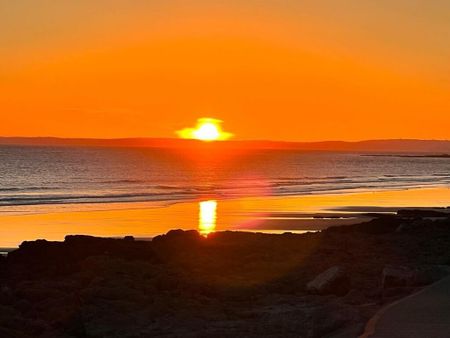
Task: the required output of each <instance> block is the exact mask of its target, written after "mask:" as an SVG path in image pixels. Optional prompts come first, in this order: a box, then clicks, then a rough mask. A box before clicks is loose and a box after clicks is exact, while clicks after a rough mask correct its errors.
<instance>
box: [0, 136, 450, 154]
mask: <svg viewBox="0 0 450 338" xmlns="http://www.w3.org/2000/svg"><path fill="white" fill-rule="evenodd" d="M0 145H20V146H70V147H150V148H204V147H207V148H208V147H214V148H225V149H232V148H239V149H292V150H303V151H354V152H371V153H376V152H395V153H407V152H417V153H437V154H450V140H414V139H402V140H367V141H358V142H345V141H323V142H282V141H226V142H213V143H205V142H201V141H197V140H182V139H173V138H123V139H83V138H54V137H0Z"/></svg>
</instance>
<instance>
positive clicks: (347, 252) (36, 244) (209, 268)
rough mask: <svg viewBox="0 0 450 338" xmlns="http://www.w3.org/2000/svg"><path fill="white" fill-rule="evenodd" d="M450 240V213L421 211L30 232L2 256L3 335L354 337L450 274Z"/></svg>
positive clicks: (0, 314)
mask: <svg viewBox="0 0 450 338" xmlns="http://www.w3.org/2000/svg"><path fill="white" fill-rule="evenodd" d="M449 247H450V215H449V213H447V212H442V213H439V212H437V211H436V212H433V213H432V214H429V213H428V214H427V213H424V211H423V210H416V211H414V210H408V211H406V212H405V211H399V212H398V213H397V214H394V215H379V216H378V218H375V219H373V220H371V221H369V222H366V223H361V224H357V225H349V226H339V227H331V228H329V229H327V230H324V231H322V232H318V233H308V234H304V235H298V234H292V233H285V234H280V235H271V234H260V233H244V232H229V231H226V232H217V233H213V234H210V235H209V237H208V238H204V237H202V236H200V235H199V234H198V233H197V232H196V231H182V230H172V231H170V232H168V233H167V234H166V235H162V236H158V237H155V238H154V239H153V240H152V241H137V240H134V238H132V237H125V238H124V239H105V238H95V237H89V236H67V237H66V239H65V241H64V242H48V241H45V240H38V241H33V242H24V243H22V244H21V246H20V248H19V249H17V250H15V251H12V252H11V253H9V254H8V256H7V257H1V256H0V336H1V337H138V336H139V337H157V336H171V337H234V336H236V335H237V334H240V335H242V336H244V337H261V336H270V337H308V338H309V337H313V338H315V337H325V336H326V337H341V338H345V337H357V336H358V335H359V334H360V333H361V332H362V330H363V329H364V325H365V323H366V322H367V321H368V319H369V318H370V317H371V316H372V315H373V314H374V313H375V311H377V310H378V309H379V308H380V306H381V305H382V304H383V303H384V304H385V303H387V302H390V301H393V300H395V299H398V298H399V297H403V296H405V295H407V294H409V293H411V292H413V291H415V290H417V289H418V288H420V287H422V286H424V285H427V284H430V283H432V282H434V281H436V280H438V279H440V278H442V277H443V276H445V275H446V274H447V273H448V271H449V265H450V251H449ZM324 271H326V272H327V273H326V274H325V275H324V274H323V272H324ZM392 271H395V273H394V274H391V272H392Z"/></svg>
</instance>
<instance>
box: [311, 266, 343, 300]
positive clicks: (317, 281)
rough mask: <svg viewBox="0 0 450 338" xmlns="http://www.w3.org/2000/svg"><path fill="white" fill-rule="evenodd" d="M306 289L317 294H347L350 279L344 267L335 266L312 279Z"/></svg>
mask: <svg viewBox="0 0 450 338" xmlns="http://www.w3.org/2000/svg"><path fill="white" fill-rule="evenodd" d="M306 289H307V290H308V291H309V292H311V293H317V294H335V295H345V294H346V293H347V292H348V290H349V289H350V280H349V278H348V276H347V274H346V272H345V270H344V269H343V268H342V267H340V266H333V267H331V268H329V269H328V270H326V271H324V272H322V273H321V274H319V275H318V276H316V277H315V278H314V279H313V280H312V281H310V282H309V283H308V284H307V285H306Z"/></svg>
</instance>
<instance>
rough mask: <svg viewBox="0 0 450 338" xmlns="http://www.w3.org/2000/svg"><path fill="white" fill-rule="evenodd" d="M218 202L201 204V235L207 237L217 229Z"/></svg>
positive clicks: (199, 220) (199, 226)
mask: <svg viewBox="0 0 450 338" xmlns="http://www.w3.org/2000/svg"><path fill="white" fill-rule="evenodd" d="M216 221H217V201H215V200H209V201H203V202H200V204H199V216H198V228H199V230H200V234H202V235H204V236H206V235H208V234H209V233H211V232H213V231H214V230H215V228H216Z"/></svg>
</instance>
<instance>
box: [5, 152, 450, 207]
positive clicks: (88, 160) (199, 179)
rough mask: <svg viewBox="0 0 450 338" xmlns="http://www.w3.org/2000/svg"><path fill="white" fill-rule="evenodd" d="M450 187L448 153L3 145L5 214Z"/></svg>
mask: <svg viewBox="0 0 450 338" xmlns="http://www.w3.org/2000/svg"><path fill="white" fill-rule="evenodd" d="M449 185H450V160H449V159H448V158H419V157H368V156H362V154H354V153H351V154H349V153H311V152H296V151H282V150H264V151H263V150H260V151H252V152H236V153H232V152H228V154H217V153H215V152H214V151H212V150H211V149H210V150H202V151H188V150H185V151H173V150H164V149H140V148H135V149H131V148H120V149H116V148H63V147H54V148H53V147H12V146H3V147H0V212H1V207H4V206H22V208H26V206H30V205H44V204H76V203H111V202H131V201H167V202H173V201H182V200H196V199H201V198H207V197H213V198H216V199H221V198H234V197H242V196H259V195H271V196H282V195H305V194H324V193H342V192H352V191H361V190H376V189H403V188H412V187H424V186H449Z"/></svg>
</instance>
